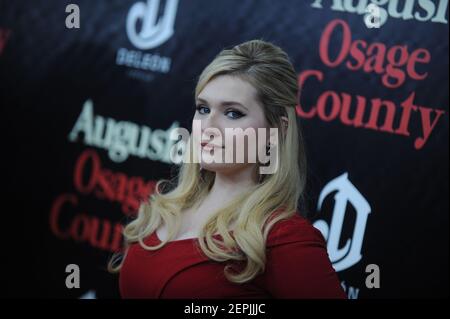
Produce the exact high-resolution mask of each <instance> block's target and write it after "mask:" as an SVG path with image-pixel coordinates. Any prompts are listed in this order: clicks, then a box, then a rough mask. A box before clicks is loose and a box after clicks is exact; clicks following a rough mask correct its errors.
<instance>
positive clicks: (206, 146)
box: [200, 142, 223, 149]
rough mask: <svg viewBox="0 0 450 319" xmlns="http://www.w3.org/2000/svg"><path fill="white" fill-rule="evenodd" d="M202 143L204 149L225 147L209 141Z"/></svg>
mask: <svg viewBox="0 0 450 319" xmlns="http://www.w3.org/2000/svg"><path fill="white" fill-rule="evenodd" d="M200 145H201V147H202V148H203V149H213V148H223V146H220V145H215V144H210V143H207V142H202V143H200Z"/></svg>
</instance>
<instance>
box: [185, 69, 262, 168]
mask: <svg viewBox="0 0 450 319" xmlns="http://www.w3.org/2000/svg"><path fill="white" fill-rule="evenodd" d="M195 103H196V112H195V116H194V118H193V128H194V125H197V127H200V128H201V130H200V132H201V135H200V134H193V141H194V145H195V147H196V150H197V152H198V154H199V157H198V158H199V161H200V165H201V166H202V167H203V168H204V169H207V170H210V171H215V172H218V171H221V172H230V171H234V170H238V169H242V168H245V167H248V166H249V165H256V164H255V161H254V160H253V159H252V157H250V158H249V156H248V151H249V150H250V152H253V153H254V154H256V156H258V153H257V152H258V150H259V149H261V148H262V149H263V150H264V152H265V147H266V144H267V141H268V138H269V136H268V133H267V132H266V138H265V139H264V138H263V136H262V135H261V137H260V138H258V136H259V134H258V133H259V132H258V128H263V129H267V128H268V123H267V121H266V119H265V115H264V110H263V108H262V106H261V105H260V104H259V103H258V102H257V100H256V89H255V88H254V87H253V86H252V85H251V84H250V83H248V82H247V81H244V80H242V79H240V78H238V77H235V76H229V75H221V76H218V77H216V78H214V79H212V80H211V81H210V82H208V84H207V85H206V86H205V87H204V88H203V90H202V91H201V92H200V93H199V95H198V97H197V99H196V101H195ZM227 128H228V129H238V130H233V134H229V130H227V132H226V130H225V129H227ZM239 129H241V130H239ZM246 129H250V130H247V131H246V132H250V131H251V130H253V132H254V133H255V135H254V136H255V137H256V138H255V139H254V140H253V141H250V140H247V139H246V138H245V136H246V135H248V134H245V133H246V132H244V130H246ZM193 132H195V130H194V129H193ZM197 132H198V131H197ZM246 140H247V141H248V143H247V142H244V141H246ZM202 142H203V143H204V142H209V143H211V144H216V145H218V146H221V147H223V148H221V147H209V146H206V147H202ZM255 143H256V144H255ZM230 146H231V147H230ZM242 151H243V154H242ZM216 152H219V153H218V154H217V153H216ZM236 153H238V156H243V161H241V160H239V159H238V157H236ZM239 153H240V154H239ZM220 155H222V156H220ZM225 156H231V157H228V160H227V159H226V157H225ZM213 158H214V159H216V160H214V161H213ZM230 158H231V159H232V160H231V161H230V160H229V159H230ZM257 158H258V157H257ZM217 159H219V160H217ZM249 159H250V161H249ZM240 161H241V162H240Z"/></svg>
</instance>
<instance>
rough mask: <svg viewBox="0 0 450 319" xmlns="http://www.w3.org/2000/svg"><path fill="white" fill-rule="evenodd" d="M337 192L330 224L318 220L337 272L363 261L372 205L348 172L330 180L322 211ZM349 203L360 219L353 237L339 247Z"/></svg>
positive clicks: (323, 195) (322, 196)
mask: <svg viewBox="0 0 450 319" xmlns="http://www.w3.org/2000/svg"><path fill="white" fill-rule="evenodd" d="M334 191H337V192H336V194H335V195H334V200H335V205H334V210H333V217H332V219H331V223H330V226H328V224H327V223H326V222H325V221H324V220H317V221H316V222H315V223H314V227H316V228H317V229H318V230H320V232H321V233H322V235H323V236H324V237H325V239H326V240H327V250H328V255H329V257H330V260H331V262H332V263H333V267H334V269H335V270H336V271H341V270H344V269H347V268H349V267H351V266H353V265H354V264H356V263H357V262H359V261H360V260H361V257H362V256H361V247H362V242H363V238H364V232H365V229H366V223H367V217H368V215H369V214H370V212H371V208H370V205H369V203H368V202H367V201H366V199H365V198H364V197H363V196H362V195H361V193H360V192H359V191H358V189H357V188H356V187H355V186H354V185H353V184H352V183H351V182H350V181H349V180H348V173H344V174H342V175H341V176H339V177H337V178H335V179H333V180H332V181H330V182H329V183H328V184H327V185H326V186H325V187H324V188H323V190H322V192H321V193H320V196H319V203H318V208H317V209H318V210H319V211H320V209H321V207H322V203H323V201H324V199H325V198H326V197H327V195H328V194H330V193H332V192H334ZM347 202H350V204H351V205H352V206H353V207H354V208H355V211H356V221H355V226H354V230H353V235H352V238H351V239H347V241H346V242H345V245H344V247H342V248H339V240H340V237H341V232H342V225H343V222H344V216H345V211H346V208H347Z"/></svg>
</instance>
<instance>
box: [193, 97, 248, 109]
mask: <svg viewBox="0 0 450 319" xmlns="http://www.w3.org/2000/svg"><path fill="white" fill-rule="evenodd" d="M197 101H199V102H202V103H206V104H208V101H206V100H205V99H202V98H201V97H198V98H197ZM219 105H222V106H230V105H240V106H242V107H243V108H244V109H246V110H247V111H248V108H247V107H245V105H243V104H242V103H239V102H236V101H220V102H219Z"/></svg>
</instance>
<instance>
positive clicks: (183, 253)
mask: <svg viewBox="0 0 450 319" xmlns="http://www.w3.org/2000/svg"><path fill="white" fill-rule="evenodd" d="M297 99H298V85H297V77H296V72H295V70H294V68H293V66H292V64H291V62H290V61H289V58H288V56H287V54H286V53H285V52H284V51H283V50H282V49H280V48H279V47H277V46H275V45H274V44H272V43H269V42H266V41H263V40H252V41H248V42H245V43H242V44H240V45H237V46H235V47H233V48H231V49H225V50H223V51H222V52H220V53H219V54H218V55H217V56H216V57H215V59H214V60H213V61H212V62H211V63H210V64H209V65H208V66H207V67H206V68H205V69H204V70H203V72H202V73H201V75H200V77H199V80H198V83H197V86H196V89H195V104H196V108H195V115H194V118H193V120H194V121H196V123H200V127H201V133H202V135H201V136H192V137H193V138H192V139H189V147H190V149H191V150H193V151H192V152H191V156H193V157H191V158H196V159H197V161H183V163H182V164H180V167H179V172H178V175H177V177H176V179H174V180H173V181H172V184H170V183H167V182H168V181H166V180H161V181H159V182H158V183H157V187H156V190H155V193H154V194H152V195H151V196H150V198H149V200H148V201H147V202H145V203H143V204H142V205H141V207H140V209H139V212H138V216H137V218H136V219H135V220H133V221H132V222H131V223H129V224H128V225H127V226H126V227H125V228H124V232H123V235H124V238H125V242H126V245H125V247H126V248H125V253H124V254H123V255H116V256H114V258H112V259H111V261H110V264H109V268H110V270H111V271H116V272H117V271H120V278H119V286H120V293H121V296H122V297H123V298H345V294H344V292H343V290H342V288H341V286H340V283H339V280H338V277H337V275H336V273H335V271H334V269H333V268H332V265H331V263H330V260H329V258H328V255H327V251H326V247H325V241H324V238H323V237H322V235H321V233H320V232H319V231H318V230H316V229H315V228H314V227H313V226H312V225H311V224H310V222H309V221H308V220H306V219H305V218H304V217H302V215H301V214H302V213H303V212H301V211H299V210H298V208H297V207H298V206H297V204H298V202H299V200H300V199H301V198H302V195H303V190H304V186H305V181H306V157H305V151H304V145H303V140H302V134H301V130H300V128H299V127H298V124H297V117H296V112H295V105H296V103H297ZM226 128H228V129H242V130H246V129H254V130H255V131H256V132H259V131H258V128H263V129H265V130H269V129H270V128H272V129H274V128H276V129H277V130H276V132H277V136H276V137H277V141H278V143H276V144H275V145H276V154H277V158H276V159H277V161H278V166H277V169H276V170H274V171H273V172H272V173H270V174H262V173H261V167H264V166H266V167H267V163H265V162H264V163H262V161H260V158H259V157H258V160H257V161H256V162H255V161H250V160H249V159H250V158H249V156H247V155H246V156H245V158H244V159H245V160H244V161H240V162H239V161H237V160H235V161H233V162H225V161H217V162H211V161H207V160H205V159H204V158H205V157H204V155H209V156H212V155H213V154H214V153H215V152H220V151H224V152H227V151H228V150H227V147H229V146H230V145H231V146H236V149H237V145H234V144H233V142H231V144H229V142H230V137H229V136H227V134H226V130H225V129H226ZM205 136H206V139H205ZM261 136H264V135H263V134H258V141H259V142H258V147H261V146H263V147H265V146H267V150H270V152H269V153H267V155H268V154H270V153H272V151H273V149H272V148H271V144H270V142H271V141H272V140H271V139H270V134H266V135H265V139H261ZM211 137H212V139H211ZM241 137H242V136H241ZM238 140H239V138H238V137H236V141H238ZM261 140H262V142H260V141H261ZM236 143H238V142H236ZM251 146H254V145H250V144H249V143H247V144H246V145H245V144H244V145H241V147H243V149H244V151H248V150H249V149H250V148H251ZM188 153H189V152H186V154H188ZM246 154H247V153H246ZM271 159H273V158H272V157H271ZM166 183H167V184H168V185H169V186H171V188H170V189H165V188H163V186H164V185H166ZM117 257H119V258H117Z"/></svg>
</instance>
